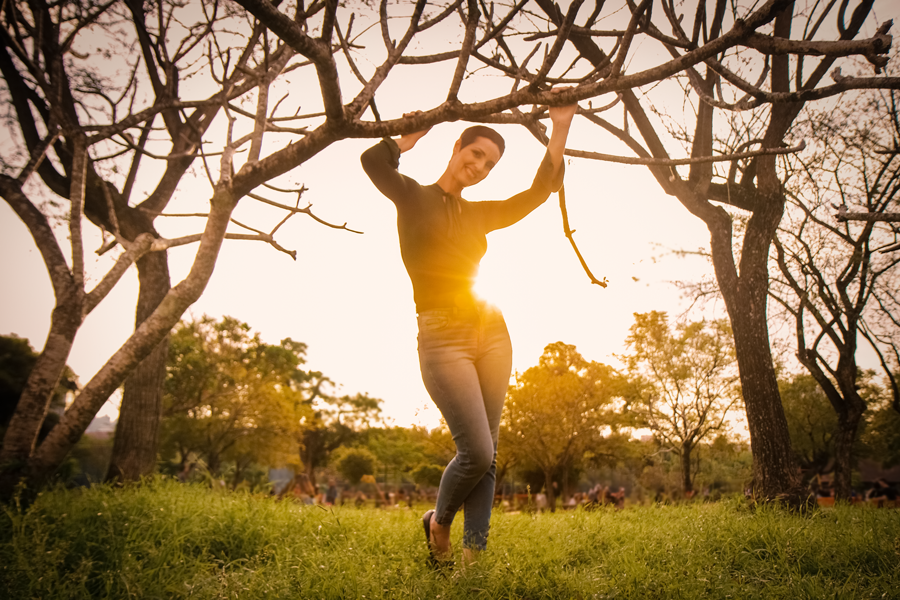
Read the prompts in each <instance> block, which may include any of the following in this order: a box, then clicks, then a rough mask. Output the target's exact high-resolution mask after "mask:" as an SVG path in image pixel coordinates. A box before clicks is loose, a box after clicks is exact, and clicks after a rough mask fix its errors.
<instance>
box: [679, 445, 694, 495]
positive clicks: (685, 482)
mask: <svg viewBox="0 0 900 600" xmlns="http://www.w3.org/2000/svg"><path fill="white" fill-rule="evenodd" d="M692 450H693V447H692V446H691V445H690V444H684V445H683V446H682V447H681V488H682V491H683V492H684V497H685V499H687V498H689V497H690V496H691V492H693V491H694V484H693V482H692V481H691V451H692Z"/></svg>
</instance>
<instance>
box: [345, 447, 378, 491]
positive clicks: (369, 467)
mask: <svg viewBox="0 0 900 600" xmlns="http://www.w3.org/2000/svg"><path fill="white" fill-rule="evenodd" d="M377 462H378V459H377V458H376V457H375V455H374V454H372V453H371V452H370V451H369V450H367V449H365V448H342V449H341V452H340V453H338V455H336V456H335V468H336V469H337V471H338V473H340V474H341V475H342V476H343V477H344V479H346V480H347V481H348V482H349V483H350V484H351V485H356V484H358V483H359V482H360V481H361V480H362V478H363V477H365V476H366V475H369V476H371V475H372V474H373V473H374V472H375V465H376V463H377Z"/></svg>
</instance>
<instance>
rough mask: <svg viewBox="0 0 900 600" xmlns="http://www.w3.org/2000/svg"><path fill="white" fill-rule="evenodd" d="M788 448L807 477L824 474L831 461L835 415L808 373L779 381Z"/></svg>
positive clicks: (825, 397)
mask: <svg viewBox="0 0 900 600" xmlns="http://www.w3.org/2000/svg"><path fill="white" fill-rule="evenodd" d="M779 388H780V389H781V401H782V403H783V404H784V416H785V418H786V419H787V423H788V430H789V431H790V432H791V447H792V448H793V449H794V453H795V454H796V456H797V459H798V462H799V463H800V466H801V467H802V468H803V469H804V470H805V471H807V476H810V475H816V474H819V473H824V472H826V471H827V470H828V469H829V468H830V467H832V461H833V459H834V432H835V429H836V427H837V416H836V415H835V413H834V410H833V409H832V408H831V404H830V403H829V401H828V397H827V396H826V395H825V392H824V391H823V390H822V388H821V387H820V386H819V384H818V383H816V380H815V379H813V378H812V376H811V375H808V374H800V375H795V376H794V377H793V378H791V379H790V380H787V381H784V380H782V381H780V382H779Z"/></svg>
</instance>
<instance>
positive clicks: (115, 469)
mask: <svg viewBox="0 0 900 600" xmlns="http://www.w3.org/2000/svg"><path fill="white" fill-rule="evenodd" d="M137 267H138V277H139V280H140V293H139V295H138V303H137V312H136V316H135V329H137V327H139V326H140V324H141V323H143V322H144V320H145V319H146V318H147V317H149V316H150V315H151V314H152V313H153V311H154V310H156V307H157V306H159V303H160V302H162V299H163V298H164V297H165V295H166V294H167V293H168V292H169V289H170V288H171V282H170V280H169V266H168V256H167V254H166V253H165V252H153V253H150V254H147V255H145V256H144V257H142V258H141V259H140V260H139V261H138V263H137ZM168 351H169V336H166V337H164V338H163V340H162V341H161V342H160V343H159V345H158V346H157V347H156V348H155V349H154V350H153V351H152V352H151V353H150V354H149V355H148V356H147V358H145V359H144V360H143V361H141V363H140V364H139V365H138V367H137V368H136V369H135V370H134V372H133V373H132V374H131V375H130V376H129V377H128V379H126V380H125V392H124V394H123V396H122V407H121V409H120V411H119V421H118V423H117V424H116V436H115V441H114V442H113V451H112V458H111V460H110V463H109V470H108V471H107V473H106V479H107V481H122V482H124V481H137V480H138V479H140V478H141V476H143V475H149V474H151V473H153V471H154V470H155V468H156V458H157V456H156V455H157V448H158V445H159V420H160V414H161V411H162V394H163V383H164V382H165V378H166V359H167V358H168Z"/></svg>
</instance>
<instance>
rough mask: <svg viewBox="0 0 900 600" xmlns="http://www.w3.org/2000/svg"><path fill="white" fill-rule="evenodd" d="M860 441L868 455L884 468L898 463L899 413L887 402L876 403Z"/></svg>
mask: <svg viewBox="0 0 900 600" xmlns="http://www.w3.org/2000/svg"><path fill="white" fill-rule="evenodd" d="M862 441H863V443H864V444H865V448H866V450H867V452H868V454H869V456H870V457H872V458H873V459H874V460H876V461H878V462H879V463H880V464H881V466H882V467H884V468H885V469H890V468H892V467H896V466H897V465H900V413H897V411H896V410H894V409H893V407H891V406H890V404H889V403H887V402H884V403H881V404H880V405H879V404H876V408H875V410H873V411H872V412H871V414H870V415H869V419H868V423H867V424H866V429H865V432H864V433H863V436H862Z"/></svg>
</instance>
